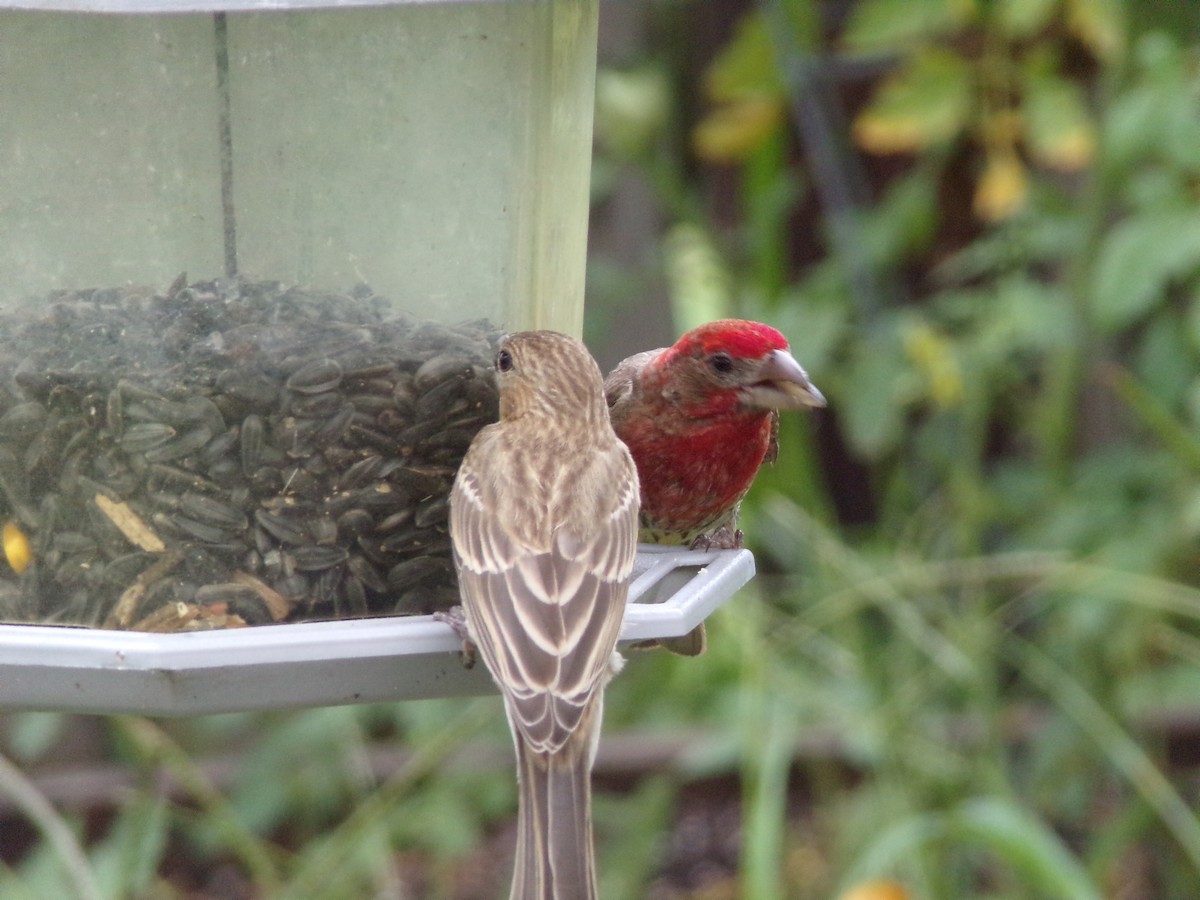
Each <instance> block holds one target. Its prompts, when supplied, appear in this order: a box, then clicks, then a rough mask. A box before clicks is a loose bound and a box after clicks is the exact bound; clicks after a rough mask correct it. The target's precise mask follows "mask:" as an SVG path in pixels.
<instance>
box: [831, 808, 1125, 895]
mask: <svg viewBox="0 0 1200 900" xmlns="http://www.w3.org/2000/svg"><path fill="white" fill-rule="evenodd" d="M946 842H952V843H955V844H968V845H972V846H977V847H980V848H981V849H983V850H986V851H989V852H990V853H992V854H993V855H994V856H995V857H997V858H999V859H1000V860H1003V861H1004V862H1005V863H1007V864H1008V865H1009V866H1010V867H1011V868H1012V869H1014V870H1015V871H1016V872H1018V873H1019V874H1020V875H1021V876H1022V878H1021V884H1022V888H1023V892H1024V893H1026V894H1027V895H1028V896H1036V897H1060V898H1063V900H1100V897H1101V895H1100V892H1099V891H1098V890H1097V889H1096V886H1095V885H1094V884H1093V883H1092V881H1091V879H1090V878H1089V877H1088V875H1087V872H1086V870H1085V869H1084V868H1083V866H1082V865H1081V864H1080V862H1079V861H1078V860H1077V859H1076V858H1075V857H1074V856H1073V855H1072V854H1071V853H1070V851H1068V850H1067V848H1066V847H1065V846H1064V845H1063V842H1062V841H1061V839H1059V837H1058V836H1057V835H1056V834H1055V833H1054V832H1053V831H1052V830H1051V829H1050V828H1048V827H1047V826H1046V825H1045V824H1044V823H1043V822H1042V821H1041V820H1039V819H1038V818H1036V817H1035V816H1033V815H1031V814H1030V813H1029V812H1027V811H1026V810H1024V809H1022V808H1020V807H1019V806H1016V805H1015V804H1013V803H1012V802H1011V801H1009V800H1006V799H1001V798H996V797H980V798H975V799H969V800H966V801H964V802H963V803H962V804H961V805H959V806H958V807H957V808H955V809H951V810H949V811H946V812H936V813H918V814H916V815H912V816H908V817H906V818H904V819H901V820H900V821H898V822H896V823H895V824H893V825H892V826H890V827H888V828H886V829H884V831H883V833H882V834H881V835H880V836H879V837H878V838H877V839H876V840H875V841H874V842H873V843H872V844H870V845H869V846H868V847H867V848H866V850H865V851H864V852H863V853H862V854H861V855H860V856H859V858H858V859H857V860H855V862H854V864H853V865H852V866H851V868H850V871H849V874H848V875H847V876H846V878H845V879H843V884H845V885H850V884H854V883H856V882H858V881H862V880H865V879H867V878H871V877H875V876H878V875H882V874H887V873H889V872H892V871H895V870H896V869H897V868H900V867H901V866H902V865H904V863H905V862H907V861H909V860H910V859H911V858H912V857H913V856H915V855H917V854H918V853H919V852H920V851H921V850H922V849H924V848H926V847H928V846H930V845H944V844H945V843H946Z"/></svg>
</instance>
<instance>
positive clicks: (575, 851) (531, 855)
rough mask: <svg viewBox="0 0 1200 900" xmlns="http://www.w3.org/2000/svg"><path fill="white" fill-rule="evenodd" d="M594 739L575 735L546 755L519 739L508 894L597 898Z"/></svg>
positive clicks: (549, 899)
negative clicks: (513, 851) (514, 836)
mask: <svg viewBox="0 0 1200 900" xmlns="http://www.w3.org/2000/svg"><path fill="white" fill-rule="evenodd" d="M576 737H578V738H584V737H585V736H584V735H579V734H576ZM590 743H591V741H590V740H586V739H585V740H580V741H576V740H572V741H571V742H570V743H569V744H568V745H567V746H566V747H564V748H563V750H562V752H560V753H558V754H554V755H547V754H540V753H535V752H533V751H531V750H529V748H528V747H526V746H525V744H524V741H517V775H518V778H519V779H520V808H519V811H518V814H517V817H518V818H517V821H518V824H517V853H516V864H515V868H514V871H513V883H512V893H511V895H510V900H595V898H596V896H597V895H596V863H595V859H594V858H593V853H592V786H591V768H592V759H591V756H592V753H591V747H590V746H589V745H590Z"/></svg>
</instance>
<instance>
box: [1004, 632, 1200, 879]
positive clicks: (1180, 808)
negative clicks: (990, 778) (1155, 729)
mask: <svg viewBox="0 0 1200 900" xmlns="http://www.w3.org/2000/svg"><path fill="white" fill-rule="evenodd" d="M1004 647H1005V652H1006V655H1007V656H1008V657H1009V659H1010V660H1011V661H1012V662H1013V663H1014V664H1015V665H1017V666H1018V667H1019V669H1020V671H1021V672H1022V673H1023V674H1024V675H1025V676H1026V677H1028V678H1029V679H1030V680H1031V681H1032V682H1033V683H1034V684H1036V685H1037V686H1038V687H1039V688H1041V689H1042V690H1043V691H1045V692H1046V693H1047V694H1048V695H1049V696H1050V697H1051V698H1052V699H1053V700H1054V701H1055V703H1057V704H1058V706H1059V707H1060V708H1061V709H1062V710H1063V712H1065V713H1066V714H1067V716H1069V717H1070V718H1071V719H1072V720H1074V722H1075V724H1076V725H1078V726H1079V727H1080V728H1081V729H1082V730H1083V731H1084V733H1086V734H1087V735H1088V736H1089V737H1090V738H1091V739H1092V740H1093V741H1095V743H1096V745H1097V746H1098V747H1099V748H1100V750H1101V752H1103V753H1104V755H1105V756H1107V757H1108V759H1109V761H1110V762H1111V763H1112V764H1113V766H1114V767H1115V768H1116V769H1117V771H1119V772H1120V773H1121V774H1122V775H1123V776H1124V777H1125V778H1126V779H1127V780H1128V781H1129V783H1130V784H1131V785H1132V786H1133V788H1134V789H1135V790H1136V791H1137V792H1138V793H1139V794H1140V795H1141V797H1142V799H1143V800H1145V802H1146V803H1147V804H1148V805H1149V806H1150V808H1151V809H1153V810H1154V811H1155V813H1156V814H1157V815H1158V818H1159V820H1160V821H1161V822H1162V823H1163V825H1164V826H1166V828H1167V830H1168V831H1169V832H1170V833H1171V834H1172V835H1173V836H1174V838H1175V840H1176V841H1178V842H1179V845H1180V847H1182V849H1183V851H1184V853H1185V854H1187V857H1188V858H1189V859H1190V860H1191V862H1192V865H1193V866H1194V867H1195V868H1196V871H1197V872H1200V821H1198V820H1197V818H1196V814H1195V813H1194V812H1193V811H1192V810H1191V808H1190V807H1189V806H1188V805H1187V803H1186V802H1185V801H1184V799H1183V798H1182V797H1181V796H1180V795H1179V792H1178V791H1176V790H1175V788H1174V787H1173V786H1172V785H1171V782H1170V781H1169V780H1168V779H1167V777H1166V776H1165V775H1164V774H1163V773H1162V771H1161V770H1160V769H1159V768H1158V767H1157V766H1156V765H1155V764H1154V762H1153V760H1151V759H1150V757H1149V756H1148V755H1147V753H1146V751H1145V750H1143V749H1142V748H1141V746H1140V745H1139V744H1138V742H1137V741H1135V740H1134V739H1133V738H1132V737H1130V735H1129V733H1128V732H1127V731H1126V730H1125V729H1124V728H1122V727H1121V725H1120V724H1119V723H1118V722H1117V721H1116V720H1114V719H1113V717H1112V716H1110V715H1109V713H1108V712H1107V710H1105V709H1104V707H1103V706H1101V705H1100V703H1099V702H1097V701H1096V699H1095V698H1094V697H1092V695H1091V694H1089V693H1088V692H1087V691H1086V690H1085V689H1084V688H1083V686H1082V685H1080V684H1079V682H1078V681H1077V680H1076V679H1075V678H1073V677H1072V676H1071V674H1070V673H1069V672H1067V671H1066V670H1065V669H1063V668H1062V667H1061V666H1059V665H1058V664H1057V663H1055V662H1054V661H1053V660H1052V659H1050V657H1049V656H1047V655H1046V654H1045V653H1043V652H1042V651H1041V650H1040V649H1039V648H1038V647H1036V646H1035V645H1034V644H1031V643H1029V642H1028V641H1025V640H1023V639H1021V638H1018V637H1016V636H1015V635H1012V636H1010V637H1009V639H1008V641H1006V642H1005V644H1004Z"/></svg>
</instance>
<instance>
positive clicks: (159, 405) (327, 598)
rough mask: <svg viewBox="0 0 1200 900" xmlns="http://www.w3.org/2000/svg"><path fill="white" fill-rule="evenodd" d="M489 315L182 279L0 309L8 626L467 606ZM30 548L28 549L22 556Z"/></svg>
mask: <svg viewBox="0 0 1200 900" xmlns="http://www.w3.org/2000/svg"><path fill="white" fill-rule="evenodd" d="M498 337H499V332H498V331H497V330H496V329H495V328H494V327H493V326H492V325H491V324H489V323H487V322H471V323H467V324H462V325H457V326H453V327H452V326H447V325H443V324H439V323H436V322H431V321H422V320H418V319H415V318H412V317H408V316H405V315H403V314H398V313H397V312H396V311H395V310H393V309H392V308H391V306H390V304H388V303H387V302H386V301H385V300H383V299H382V298H379V297H377V296H375V295H373V294H372V292H371V291H370V289H368V288H366V287H365V286H362V287H359V288H356V289H355V290H353V291H352V292H351V293H350V294H337V293H331V292H321V291H309V290H302V289H299V288H296V287H288V288H285V287H284V286H282V285H280V284H278V283H276V282H250V281H245V280H238V279H219V280H215V281H207V282H198V283H194V284H191V285H188V284H187V283H186V279H184V278H183V277H180V278H179V279H177V280H176V283H175V284H174V285H172V286H171V288H169V289H168V290H167V291H166V292H165V293H158V292H155V291H153V290H150V289H137V288H107V289H101V290H83V291H72V292H58V293H55V294H52V295H51V296H50V297H48V298H46V299H45V300H43V301H40V302H38V303H37V304H35V305H30V306H29V307H27V308H24V309H15V310H12V311H8V312H5V313H3V314H0V522H3V523H4V529H3V532H2V533H3V548H4V556H5V558H6V559H7V562H0V620H3V621H8V622H42V623H60V624H74V625H89V626H100V627H106V628H132V629H139V630H150V631H176V630H188V629H197V628H215V627H230V626H237V625H242V624H250V625H257V624H263V623H269V622H284V621H288V622H293V621H304V620H313V619H328V618H343V617H354V616H368V615H407V614H419V613H428V612H431V611H433V610H438V609H446V608H449V607H450V606H452V605H454V604H455V603H456V602H457V592H456V589H455V586H454V575H453V566H452V563H451V556H450V542H449V535H448V531H447V511H448V510H447V498H448V495H449V489H450V485H451V482H452V481H453V479H454V474H455V471H456V469H457V467H458V464H459V462H460V461H461V459H462V456H463V454H464V453H465V452H466V449H467V446H468V444H469V443H470V441H471V439H472V438H473V437H474V435H475V433H476V432H477V431H478V430H479V429H480V428H481V427H482V426H483V425H485V424H487V423H489V422H492V421H495V419H496V416H497V398H496V390H495V384H494V381H493V380H492V372H491V359H492V355H493V352H494V347H495V343H496V340H497V339H498ZM27 560H28V561H27Z"/></svg>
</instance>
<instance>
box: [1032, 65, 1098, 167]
mask: <svg viewBox="0 0 1200 900" xmlns="http://www.w3.org/2000/svg"><path fill="white" fill-rule="evenodd" d="M1021 112H1022V115H1023V118H1024V121H1025V140H1026V142H1027V143H1028V144H1029V149H1030V151H1031V152H1032V153H1033V155H1034V156H1035V157H1036V158H1037V159H1038V160H1039V161H1041V162H1043V163H1045V164H1046V165H1049V166H1052V167H1053V168H1056V169H1061V170H1063V171H1067V172H1075V171H1078V170H1080V169H1083V168H1085V167H1086V166H1087V165H1088V164H1089V163H1091V161H1092V159H1093V158H1094V156H1095V152H1096V129H1095V126H1094V125H1093V123H1092V117H1091V114H1090V113H1089V112H1088V109H1087V106H1086V104H1085V103H1084V101H1083V93H1082V92H1081V91H1080V89H1079V86H1078V85H1076V84H1075V83H1074V82H1071V81H1067V80H1066V79H1065V78H1059V77H1058V76H1057V75H1054V74H1053V73H1046V74H1041V75H1037V76H1033V77H1029V78H1027V79H1026V81H1025V94H1024V98H1023V103H1022V105H1021Z"/></svg>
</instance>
